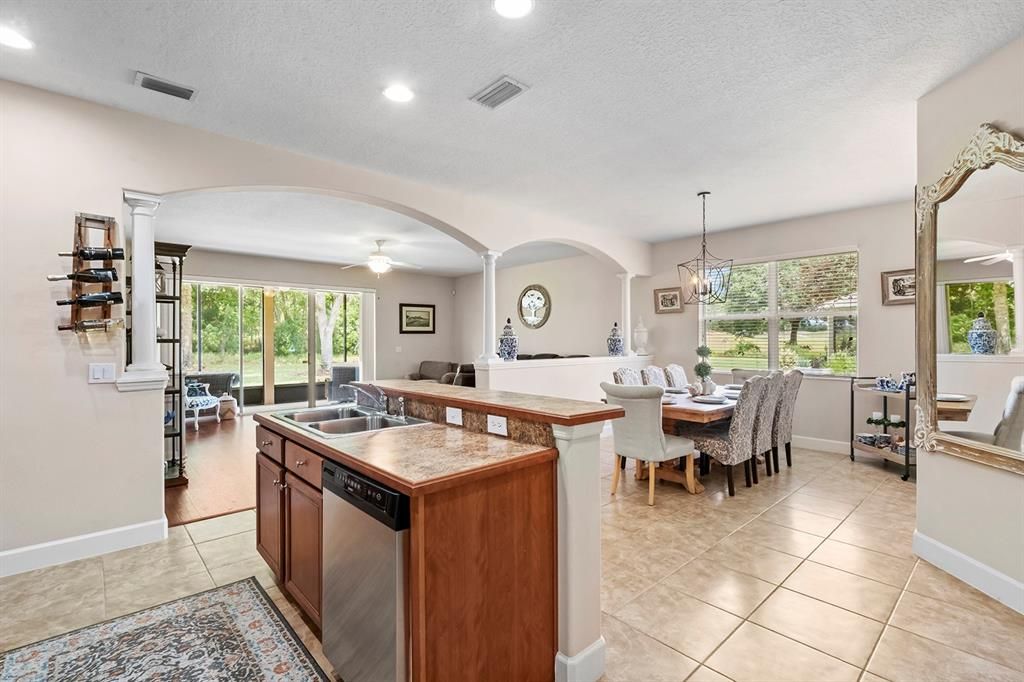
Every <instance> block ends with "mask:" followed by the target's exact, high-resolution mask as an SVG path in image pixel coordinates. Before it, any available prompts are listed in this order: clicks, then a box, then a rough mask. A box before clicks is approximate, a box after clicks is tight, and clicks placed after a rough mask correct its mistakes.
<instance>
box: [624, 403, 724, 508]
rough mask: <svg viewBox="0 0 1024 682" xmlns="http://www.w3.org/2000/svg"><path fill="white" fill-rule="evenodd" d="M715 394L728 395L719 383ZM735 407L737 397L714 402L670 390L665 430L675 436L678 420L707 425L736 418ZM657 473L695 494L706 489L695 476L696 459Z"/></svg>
mask: <svg viewBox="0 0 1024 682" xmlns="http://www.w3.org/2000/svg"><path fill="white" fill-rule="evenodd" d="M715 395H718V396H722V397H723V398H724V397H725V389H724V388H723V387H721V386H719V387H718V388H717V389H716V390H715ZM734 409H736V400H735V399H731V398H725V402H722V403H717V404H712V403H705V402H698V401H696V400H694V399H693V397H692V396H690V394H689V393H676V392H666V393H665V395H664V397H663V399H662V403H661V425H662V430H663V431H664V432H665V433H667V434H670V435H675V433H676V425H677V423H678V422H689V423H691V424H700V425H705V424H712V423H714V422H720V421H725V420H728V419H729V418H730V417H732V413H733V410H734ZM694 456H695V457H696V456H697V455H694ZM681 464H682V463H681ZM637 475H638V477H641V478H642V477H643V475H644V474H643V473H642V472H641V471H640V468H639V467H638V470H637ZM657 476H658V479H659V480H663V481H672V482H674V483H680V484H682V486H683V487H684V488H686V490H687V492H689V493H690V494H692V495H698V494H700V493H702V492H704V486H703V485H701V483H700V481H698V480H696V478H695V477H694V476H693V463H692V462H689V463H686V464H685V465H684V466H683V467H680V468H672V467H659V468H658V470H657Z"/></svg>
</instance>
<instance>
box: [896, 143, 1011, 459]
mask: <svg viewBox="0 0 1024 682" xmlns="http://www.w3.org/2000/svg"><path fill="white" fill-rule="evenodd" d="M940 206H941V208H942V210H941V211H940V210H939V209H940ZM916 214H917V311H916V315H917V399H918V403H917V406H916V407H915V410H916V417H917V420H916V424H915V427H914V441H915V444H916V445H917V447H918V450H919V451H920V450H925V451H928V452H941V453H946V454H949V455H954V456H957V457H964V458H966V459H970V460H973V461H976V462H980V463H982V464H986V465H989V466H994V467H998V468H1001V469H1006V470H1009V471H1014V472H1017V473H1020V474H1024V452H1022V450H1024V435H1022V434H1024V328H1022V327H1024V323H1022V320H1024V304H1022V303H1024V140H1022V139H1020V138H1018V137H1016V136H1015V135H1013V134H1011V133H1007V132H1004V131H1001V130H999V129H998V128H996V127H995V126H993V125H991V124H988V123H986V124H984V125H982V126H981V127H980V128H979V129H978V131H977V133H976V134H975V135H974V137H973V138H972V139H971V141H970V142H969V143H968V144H967V146H966V147H964V148H963V149H962V150H960V152H959V153H958V154H957V156H956V158H955V159H954V161H953V164H952V165H951V166H950V167H949V169H948V170H946V172H945V173H944V174H943V175H942V177H941V178H939V180H938V181H937V182H935V183H934V184H931V185H928V186H925V187H921V188H919V190H918V195H917V202H916ZM951 391H960V392H958V393H951ZM961 422H963V423H961ZM940 423H941V425H940ZM925 456H927V455H926V454H925Z"/></svg>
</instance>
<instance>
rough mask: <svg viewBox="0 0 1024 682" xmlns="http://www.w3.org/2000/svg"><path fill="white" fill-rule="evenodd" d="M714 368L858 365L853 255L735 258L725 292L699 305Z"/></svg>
mask: <svg viewBox="0 0 1024 682" xmlns="http://www.w3.org/2000/svg"><path fill="white" fill-rule="evenodd" d="M701 314H702V318H703V324H704V335H705V343H707V345H708V346H709V347H710V348H711V364H712V365H713V366H714V367H715V368H716V369H718V370H723V371H728V370H730V369H733V368H739V369H790V368H792V367H803V368H808V369H815V370H820V371H821V372H823V373H831V374H855V373H856V371H857V254H856V253H840V254H830V255H825V256H811V257H807V258H791V259H787V260H780V261H771V262H768V263H751V264H749V265H736V266H733V269H732V280H731V284H730V287H729V297H728V299H727V300H726V301H725V302H724V303H716V304H713V305H707V306H702V311H701Z"/></svg>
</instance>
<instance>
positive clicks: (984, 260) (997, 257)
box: [964, 250, 1013, 265]
mask: <svg viewBox="0 0 1024 682" xmlns="http://www.w3.org/2000/svg"><path fill="white" fill-rule="evenodd" d="M1004 260H1005V261H1008V262H1010V263H1012V262H1013V254H1012V253H1010V251H1009V250H1006V251H1003V252H1002V253H990V254H988V255H987V256H975V257H974V258H965V259H964V262H965V263H978V262H980V263H981V264H982V265H995V264H996V263H1001V262H1003V261H1004Z"/></svg>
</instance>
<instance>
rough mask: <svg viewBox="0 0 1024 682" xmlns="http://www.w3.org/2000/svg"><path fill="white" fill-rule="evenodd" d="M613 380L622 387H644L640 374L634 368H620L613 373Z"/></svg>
mask: <svg viewBox="0 0 1024 682" xmlns="http://www.w3.org/2000/svg"><path fill="white" fill-rule="evenodd" d="M612 379H613V380H614V381H615V383H617V384H619V385H620V386H643V384H644V381H643V379H642V378H641V377H640V372H638V371H636V370H635V369H633V368H632V367H619V368H618V369H617V370H615V371H614V372H612Z"/></svg>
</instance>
